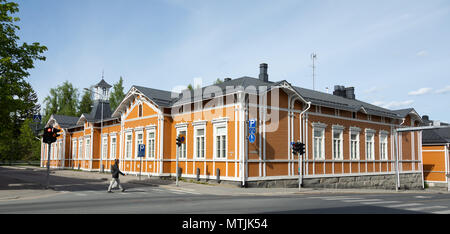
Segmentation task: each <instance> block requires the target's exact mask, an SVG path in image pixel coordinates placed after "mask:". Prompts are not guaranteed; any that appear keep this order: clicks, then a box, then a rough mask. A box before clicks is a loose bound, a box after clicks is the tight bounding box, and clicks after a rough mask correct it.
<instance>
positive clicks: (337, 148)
mask: <svg viewBox="0 0 450 234" xmlns="http://www.w3.org/2000/svg"><path fill="white" fill-rule="evenodd" d="M342 133H343V127H341V126H333V159H343V152H342V151H343V143H342V138H343V137H342V135H343V134H342Z"/></svg>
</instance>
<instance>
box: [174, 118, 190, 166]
mask: <svg viewBox="0 0 450 234" xmlns="http://www.w3.org/2000/svg"><path fill="white" fill-rule="evenodd" d="M177 126H178V127H177ZM175 127H176V129H177V137H178V135H180V132H186V138H185V139H184V144H181V149H180V151H179V149H178V146H176V147H177V150H176V154H177V157H178V159H183V160H184V159H187V158H188V156H187V152H188V139H189V137H188V130H187V124H179V125H175ZM183 145H184V146H183ZM183 147H184V150H185V151H186V155H185V157H181V156H182V155H179V152H183V151H184V150H183Z"/></svg>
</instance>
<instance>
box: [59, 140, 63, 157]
mask: <svg viewBox="0 0 450 234" xmlns="http://www.w3.org/2000/svg"><path fill="white" fill-rule="evenodd" d="M62 154H63V147H62V141H60V142H59V144H58V159H62Z"/></svg>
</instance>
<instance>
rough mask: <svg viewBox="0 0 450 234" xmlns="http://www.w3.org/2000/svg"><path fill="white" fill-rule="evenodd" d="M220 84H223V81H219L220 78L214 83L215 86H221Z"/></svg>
mask: <svg viewBox="0 0 450 234" xmlns="http://www.w3.org/2000/svg"><path fill="white" fill-rule="evenodd" d="M222 83H223V80H221V79H220V78H217V80H216V81H214V84H215V85H218V84H222Z"/></svg>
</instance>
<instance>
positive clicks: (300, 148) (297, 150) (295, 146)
mask: <svg viewBox="0 0 450 234" xmlns="http://www.w3.org/2000/svg"><path fill="white" fill-rule="evenodd" d="M291 148H292V153H293V154H299V155H303V154H305V144H303V143H301V142H292V143H291Z"/></svg>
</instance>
